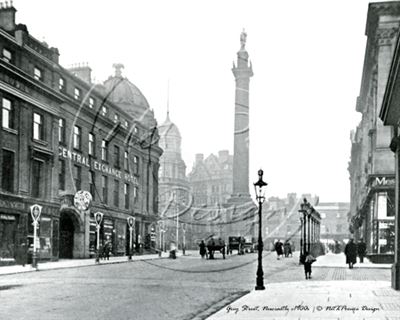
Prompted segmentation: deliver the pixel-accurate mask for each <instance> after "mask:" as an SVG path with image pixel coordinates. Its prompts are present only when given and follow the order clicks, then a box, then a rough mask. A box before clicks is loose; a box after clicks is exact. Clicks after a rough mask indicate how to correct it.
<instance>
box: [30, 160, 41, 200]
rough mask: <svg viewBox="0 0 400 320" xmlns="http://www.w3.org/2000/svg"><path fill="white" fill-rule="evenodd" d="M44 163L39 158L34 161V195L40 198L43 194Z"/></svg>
mask: <svg viewBox="0 0 400 320" xmlns="http://www.w3.org/2000/svg"><path fill="white" fill-rule="evenodd" d="M42 181H43V163H42V162H41V161H38V160H33V161H32V197H34V198H40V197H41V196H42V195H43V188H42Z"/></svg>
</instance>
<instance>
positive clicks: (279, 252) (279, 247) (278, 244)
mask: <svg viewBox="0 0 400 320" xmlns="http://www.w3.org/2000/svg"><path fill="white" fill-rule="evenodd" d="M275 251H276V255H277V259H278V260H280V258H281V256H283V243H282V242H281V241H280V240H278V241H277V242H276V243H275Z"/></svg>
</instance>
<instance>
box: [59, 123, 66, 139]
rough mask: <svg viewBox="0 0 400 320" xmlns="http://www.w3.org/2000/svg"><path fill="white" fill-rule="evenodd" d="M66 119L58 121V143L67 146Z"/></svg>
mask: <svg viewBox="0 0 400 320" xmlns="http://www.w3.org/2000/svg"><path fill="white" fill-rule="evenodd" d="M65 130H66V129H65V119H61V118H60V119H58V142H59V143H61V144H65V132H66V131H65Z"/></svg>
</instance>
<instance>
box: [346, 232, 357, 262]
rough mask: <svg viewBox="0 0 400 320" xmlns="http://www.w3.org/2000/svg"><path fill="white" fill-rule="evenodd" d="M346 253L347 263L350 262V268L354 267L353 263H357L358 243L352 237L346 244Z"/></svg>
mask: <svg viewBox="0 0 400 320" xmlns="http://www.w3.org/2000/svg"><path fill="white" fill-rule="evenodd" d="M344 254H345V255H346V263H348V264H349V269H353V265H354V264H355V263H357V245H356V244H355V243H354V240H353V239H350V240H349V242H348V243H347V244H346V247H345V248H344Z"/></svg>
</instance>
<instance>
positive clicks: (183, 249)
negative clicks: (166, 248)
mask: <svg viewBox="0 0 400 320" xmlns="http://www.w3.org/2000/svg"><path fill="white" fill-rule="evenodd" d="M182 232H183V243H182V254H183V255H185V250H186V225H185V224H184V223H183V224H182Z"/></svg>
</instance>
